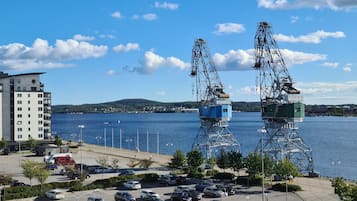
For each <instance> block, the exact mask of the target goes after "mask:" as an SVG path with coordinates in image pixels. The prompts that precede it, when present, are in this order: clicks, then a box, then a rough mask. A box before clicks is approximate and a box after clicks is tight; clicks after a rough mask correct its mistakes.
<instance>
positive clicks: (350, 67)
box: [343, 64, 352, 73]
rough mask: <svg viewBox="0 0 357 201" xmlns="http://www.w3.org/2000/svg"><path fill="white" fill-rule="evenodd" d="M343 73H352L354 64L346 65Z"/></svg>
mask: <svg viewBox="0 0 357 201" xmlns="http://www.w3.org/2000/svg"><path fill="white" fill-rule="evenodd" d="M343 71H345V72H347V73H349V72H351V71H352V64H346V66H345V67H343Z"/></svg>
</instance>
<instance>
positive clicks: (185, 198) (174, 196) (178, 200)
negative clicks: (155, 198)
mask: <svg viewBox="0 0 357 201" xmlns="http://www.w3.org/2000/svg"><path fill="white" fill-rule="evenodd" d="M170 199H171V201H192V198H191V197H190V196H189V195H188V193H187V192H182V191H180V192H173V193H171V197H170Z"/></svg>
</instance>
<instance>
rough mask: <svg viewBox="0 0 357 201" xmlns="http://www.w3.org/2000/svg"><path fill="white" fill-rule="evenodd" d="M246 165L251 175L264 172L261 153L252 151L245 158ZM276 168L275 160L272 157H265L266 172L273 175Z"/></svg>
mask: <svg viewBox="0 0 357 201" xmlns="http://www.w3.org/2000/svg"><path fill="white" fill-rule="evenodd" d="M244 165H245V167H246V168H248V173H249V176H255V175H257V174H261V173H262V156H261V154H260V153H256V152H254V153H250V154H248V156H247V157H245V158H244ZM273 168H274V160H273V159H272V158H271V157H268V156H265V157H264V174H265V175H271V174H272V172H273Z"/></svg>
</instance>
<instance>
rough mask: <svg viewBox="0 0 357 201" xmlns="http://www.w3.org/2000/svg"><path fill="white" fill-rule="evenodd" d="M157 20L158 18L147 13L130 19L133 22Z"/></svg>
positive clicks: (153, 14)
mask: <svg viewBox="0 0 357 201" xmlns="http://www.w3.org/2000/svg"><path fill="white" fill-rule="evenodd" d="M157 18H158V16H157V15H156V14H155V13H147V14H144V15H137V14H135V15H133V16H132V17H131V19H133V20H140V19H143V20H147V21H153V20H156V19H157Z"/></svg>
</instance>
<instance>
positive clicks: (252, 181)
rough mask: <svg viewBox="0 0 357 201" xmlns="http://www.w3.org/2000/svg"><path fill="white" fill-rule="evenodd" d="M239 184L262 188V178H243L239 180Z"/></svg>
mask: <svg viewBox="0 0 357 201" xmlns="http://www.w3.org/2000/svg"><path fill="white" fill-rule="evenodd" d="M237 183H238V184H240V185H244V186H261V185H262V178H261V177H259V176H251V177H250V176H241V177H238V178H237Z"/></svg>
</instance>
